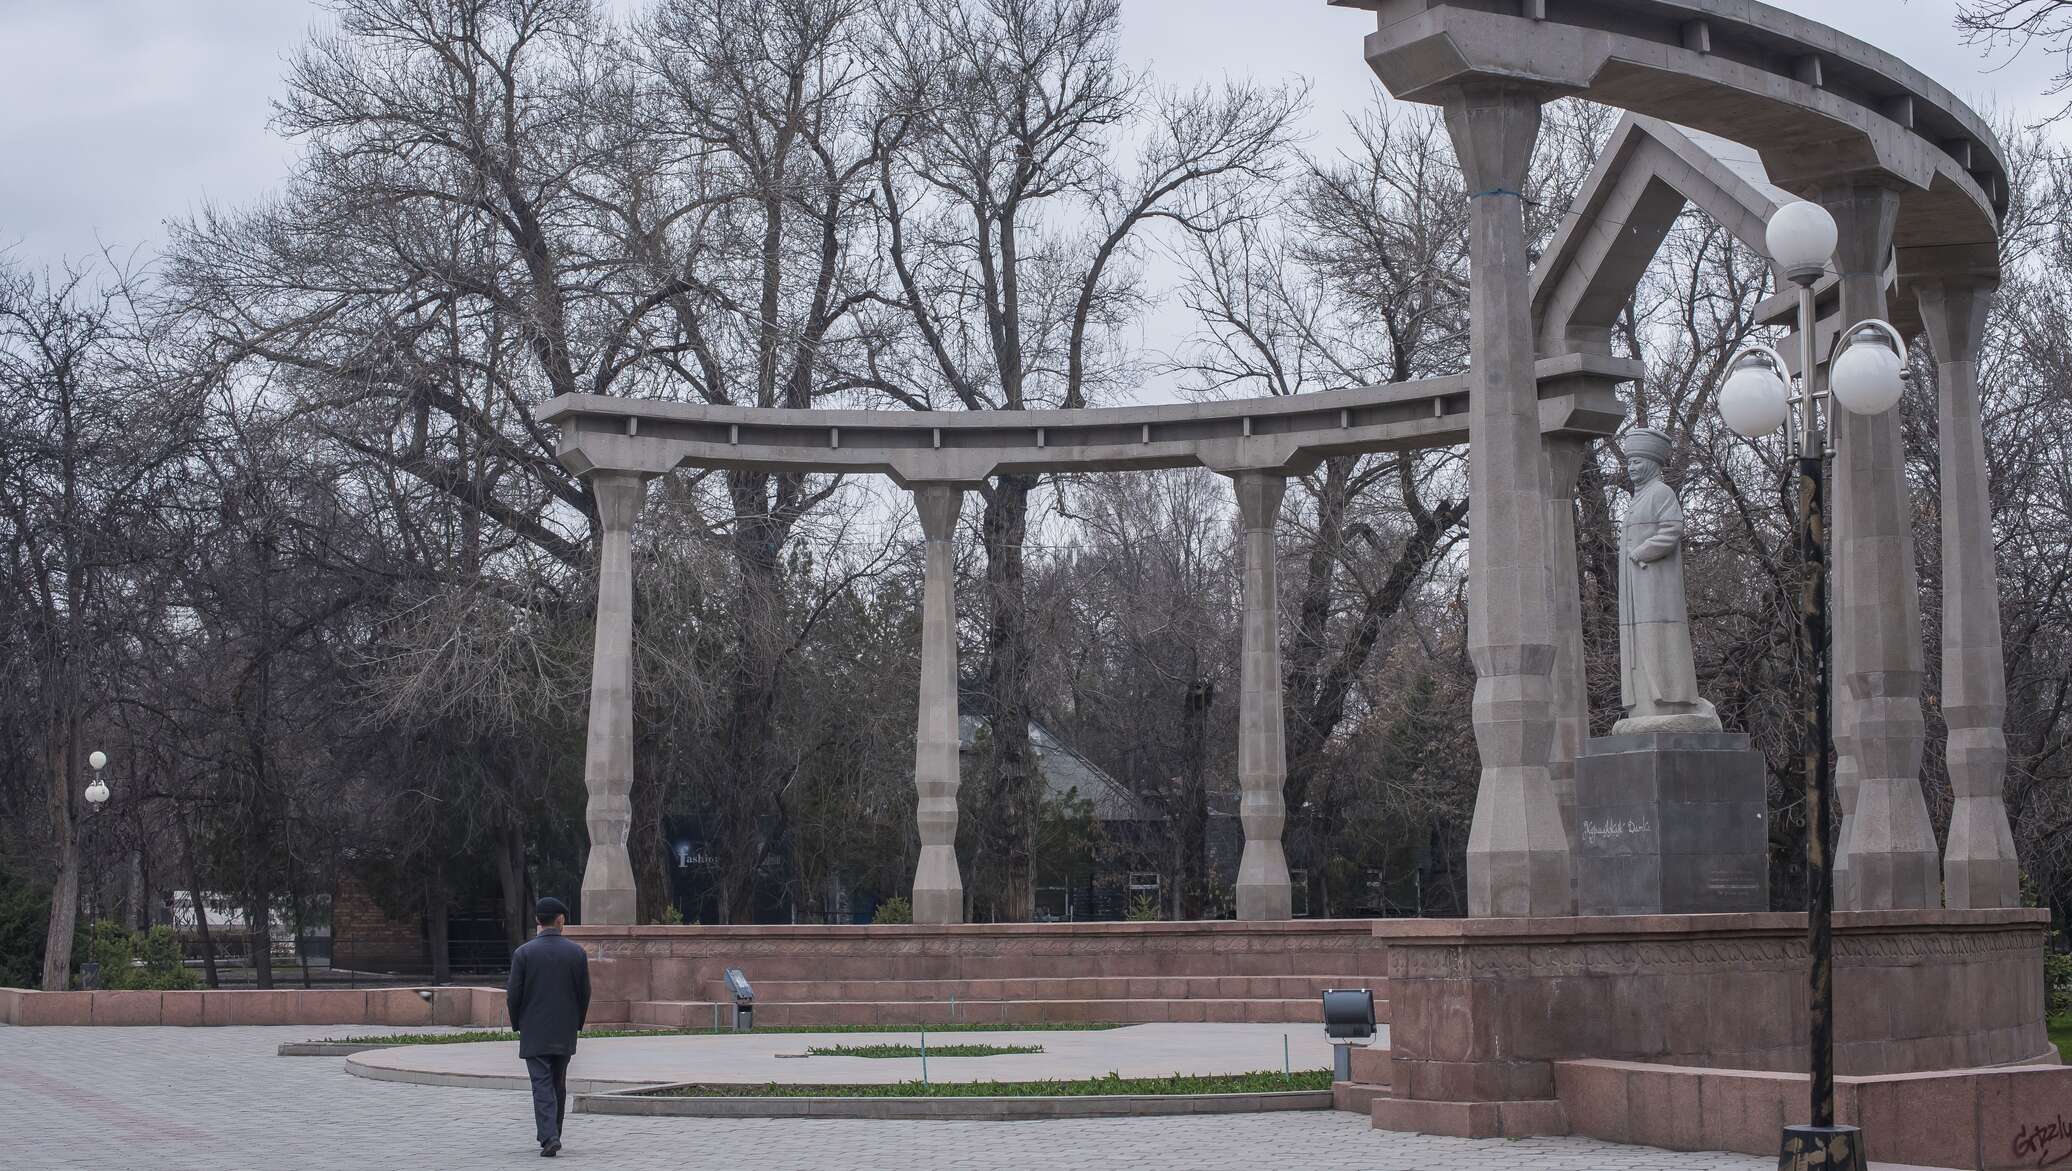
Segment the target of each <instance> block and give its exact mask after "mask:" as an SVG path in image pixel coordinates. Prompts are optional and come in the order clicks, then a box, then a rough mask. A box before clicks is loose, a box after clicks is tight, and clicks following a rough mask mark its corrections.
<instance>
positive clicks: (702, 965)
mask: <svg viewBox="0 0 2072 1171" xmlns="http://www.w3.org/2000/svg"><path fill="white" fill-rule="evenodd" d="M567 935H568V937H569V938H571V939H573V940H575V941H576V942H578V943H580V944H582V945H583V949H584V950H585V951H587V952H589V953H590V959H591V965H590V982H591V988H592V990H593V992H592V995H593V1003H592V1005H591V1012H590V1016H591V1019H592V1020H595V1021H619V1020H626V1019H628V1015H629V1013H630V1009H631V1005H633V1004H635V1003H638V1002H641V1001H698V1000H703V999H705V998H706V995H707V990H708V986H709V985H712V984H714V983H716V982H717V981H718V980H720V979H721V976H722V973H723V972H724V971H725V970H726V969H728V968H741V969H742V970H743V971H744V972H746V973H747V975H748V978H749V980H750V981H751V982H755V981H759V980H760V981H808V980H810V981H888V980H889V981H927V980H970V981H977V980H983V981H993V980H998V981H1003V982H1005V981H1008V980H1057V979H1070V978H1082V977H1204V976H1208V977H1218V976H1220V977H1239V976H1244V977H1283V976H1301V975H1328V976H1347V977H1366V978H1368V979H1369V980H1371V981H1374V982H1377V983H1378V982H1379V981H1380V980H1382V979H1383V978H1384V977H1385V976H1386V971H1385V967H1386V963H1387V958H1386V957H1387V941H1386V940H1384V939H1382V938H1381V937H1379V936H1377V935H1376V933H1375V931H1374V929H1373V922H1372V921H1371V920H1365V919H1342V920H1322V919H1320V920H1292V921H1287V922H1273V923H1237V922H1194V923H1001V924H957V925H951V926H931V925H906V924H901V925H896V926H894V925H886V926H868V927H852V926H836V927H830V926H788V925H780V926H744V927H694V926H685V927H660V926H656V927H618V926H570V927H569V928H567ZM1002 991H1003V992H1004V983H1003V989H1002Z"/></svg>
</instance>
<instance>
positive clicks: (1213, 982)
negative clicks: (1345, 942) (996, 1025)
mask: <svg viewBox="0 0 2072 1171" xmlns="http://www.w3.org/2000/svg"><path fill="white" fill-rule="evenodd" d="M750 979H751V980H752V981H753V983H754V985H755V992H756V1000H757V1002H758V1003H761V1004H773V1003H782V1004H792V1003H800V1002H819V1001H873V1002H879V1001H892V1000H941V1001H948V1000H952V999H955V1000H958V1001H967V1000H1299V999H1306V998H1313V997H1316V996H1319V995H1320V994H1322V992H1323V991H1324V989H1326V988H1372V989H1373V990H1374V995H1375V998H1376V999H1377V1000H1386V999H1387V998H1388V984H1387V981H1385V980H1382V981H1377V980H1375V979H1372V978H1369V977H1361V976H1080V977H1038V978H1030V979H942V980H826V979H821V980H756V979H754V974H753V973H752V972H751V973H750ZM694 995H695V997H696V998H697V999H702V1000H708V1001H709V1000H718V1001H722V1002H731V1000H732V997H731V995H730V994H729V993H728V991H727V987H726V982H725V981H723V980H701V981H699V982H698V984H697V986H696V991H695V994H694Z"/></svg>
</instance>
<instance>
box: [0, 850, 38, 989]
mask: <svg viewBox="0 0 2072 1171" xmlns="http://www.w3.org/2000/svg"><path fill="white" fill-rule="evenodd" d="M49 930H50V891H49V890H47V889H45V888H44V887H40V886H37V885H35V884H33V883H30V882H27V881H24V880H22V879H20V878H18V877H17V876H16V875H14V874H13V873H12V872H10V871H8V870H7V869H6V868H4V867H0V988H35V987H38V986H39V985H40V984H42V982H43V941H44V937H45V933H46V932H47V931H49Z"/></svg>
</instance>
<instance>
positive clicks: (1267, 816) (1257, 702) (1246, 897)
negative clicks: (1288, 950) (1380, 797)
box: [1231, 472, 1294, 919]
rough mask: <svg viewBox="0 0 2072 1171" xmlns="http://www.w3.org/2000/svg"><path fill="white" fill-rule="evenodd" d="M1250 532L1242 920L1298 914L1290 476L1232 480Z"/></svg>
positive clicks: (1240, 739) (1243, 685) (1243, 695)
mask: <svg viewBox="0 0 2072 1171" xmlns="http://www.w3.org/2000/svg"><path fill="white" fill-rule="evenodd" d="M1231 481H1232V483H1233V484H1234V486H1235V487H1236V489H1237V511H1238V519H1239V522H1240V525H1241V527H1242V528H1243V530H1244V534H1245V584H1244V603H1245V619H1244V645H1243V647H1242V652H1243V658H1242V660H1241V666H1240V670H1239V688H1238V695H1239V697H1238V732H1237V779H1238V784H1239V785H1240V786H1241V787H1242V788H1243V790H1244V803H1243V805H1242V806H1241V808H1240V809H1239V813H1238V820H1239V821H1241V822H1242V823H1243V824H1244V827H1245V853H1244V857H1243V858H1242V859H1240V861H1239V862H1238V868H1237V917H1238V918H1240V919H1286V918H1290V917H1291V916H1292V915H1293V914H1294V892H1293V890H1292V888H1291V887H1290V886H1289V885H1288V855H1287V853H1286V851H1285V850H1284V849H1283V848H1282V846H1281V831H1282V830H1283V829H1284V828H1285V827H1286V826H1287V824H1288V810H1287V805H1286V803H1285V798H1284V797H1283V796H1282V788H1283V786H1285V785H1286V784H1287V781H1288V742H1287V730H1286V725H1285V724H1284V722H1283V716H1282V712H1281V616H1280V604H1279V596H1280V571H1279V567H1278V565H1277V564H1276V562H1275V556H1276V554H1275V551H1274V543H1273V532H1274V522H1275V521H1276V520H1277V519H1278V518H1279V516H1280V512H1281V497H1282V496H1284V495H1285V494H1286V493H1287V491H1288V481H1287V480H1286V478H1284V477H1282V476H1279V475H1276V474H1271V473H1266V472H1238V473H1235V474H1233V475H1232V476H1231Z"/></svg>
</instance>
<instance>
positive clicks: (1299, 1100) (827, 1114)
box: [575, 1090, 1332, 1122]
mask: <svg viewBox="0 0 2072 1171" xmlns="http://www.w3.org/2000/svg"><path fill="white" fill-rule="evenodd" d="M1331 1104H1332V1095H1331V1091H1329V1090H1291V1091H1287V1092H1269V1093H1256V1094H1129V1095H1123V1094H1116V1095H1082V1096H1073V1097H1048V1098H662V1097H654V1096H652V1095H646V1094H630V1093H610V1094H578V1095H576V1100H575V1112H576V1113H578V1114H631V1115H642V1116H647V1117H677V1118H857V1119H879V1120H893V1119H933V1120H949V1119H956V1120H964V1121H992V1122H1013V1121H1030V1120H1036V1119H1044V1118H1126V1117H1150V1116H1156V1115H1169V1114H1258V1113H1262V1112H1265V1111H1280V1110H1329V1109H1331Z"/></svg>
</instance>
